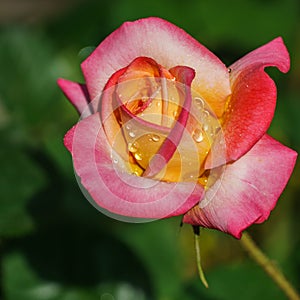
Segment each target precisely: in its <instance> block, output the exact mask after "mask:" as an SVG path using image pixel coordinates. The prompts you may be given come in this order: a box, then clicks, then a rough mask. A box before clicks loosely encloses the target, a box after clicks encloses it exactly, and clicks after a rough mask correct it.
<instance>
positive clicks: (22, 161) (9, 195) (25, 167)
mask: <svg viewBox="0 0 300 300" xmlns="http://www.w3.org/2000/svg"><path fill="white" fill-rule="evenodd" d="M0 161H1V172H0V190H1V198H0V236H2V237H8V236H16V235H21V234H24V233H27V232H29V231H30V230H31V229H32V228H33V223H32V220H31V218H30V215H29V214H28V212H27V208H26V205H27V202H28V200H30V197H31V196H33V195H34V194H35V193H36V192H37V191H38V190H39V189H41V187H42V186H43V184H44V183H45V181H44V179H45V178H44V174H43V172H42V170H41V169H40V168H39V167H38V166H37V165H36V164H35V163H34V162H33V161H32V160H30V159H29V158H28V157H27V156H26V155H25V154H24V153H22V152H20V151H18V150H17V149H6V148H4V147H2V148H1V149H0Z"/></svg>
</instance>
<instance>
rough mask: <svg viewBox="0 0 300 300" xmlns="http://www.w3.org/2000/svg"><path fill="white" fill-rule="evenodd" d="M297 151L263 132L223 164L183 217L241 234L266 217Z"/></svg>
mask: <svg viewBox="0 0 300 300" xmlns="http://www.w3.org/2000/svg"><path fill="white" fill-rule="evenodd" d="M296 157H297V153H296V152H295V151H293V150H291V149H289V148H287V147H285V146H283V145H282V144H280V143H279V142H277V141H275V140H274V139H272V138H271V137H269V136H267V135H265V136H263V137H262V139H261V140H260V141H259V142H258V143H257V144H256V145H255V146H254V147H253V148H252V149H251V150H250V151H249V152H248V153H247V154H246V155H244V156H243V157H241V158H240V159H239V160H237V161H236V162H234V163H232V164H229V165H227V166H226V169H225V171H224V174H223V176H222V177H221V178H220V179H219V180H217V181H216V182H215V184H214V185H213V186H212V187H211V188H210V189H208V191H207V192H206V195H205V197H204V198H203V200H202V201H201V202H200V204H199V205H197V206H195V207H194V208H193V209H192V210H190V211H189V212H188V213H187V214H186V215H185V216H184V219H183V221H184V222H185V223H190V224H193V225H202V226H204V227H209V228H216V229H219V230H221V231H224V232H228V233H230V234H232V235H233V236H234V237H236V238H240V237H241V232H242V231H243V230H244V229H245V228H247V227H248V226H250V225H251V224H253V223H261V222H263V221H265V220H266V219H267V218H268V216H269V214H270V211H271V210H272V209H273V208H274V207H275V205H276V202H277V199H278V198H279V196H280V194H281V193H282V191H283V189H284V187H285V186H286V184H287V181H288V179H289V177H290V176H291V173H292V171H293V168H294V165H295V161H296Z"/></svg>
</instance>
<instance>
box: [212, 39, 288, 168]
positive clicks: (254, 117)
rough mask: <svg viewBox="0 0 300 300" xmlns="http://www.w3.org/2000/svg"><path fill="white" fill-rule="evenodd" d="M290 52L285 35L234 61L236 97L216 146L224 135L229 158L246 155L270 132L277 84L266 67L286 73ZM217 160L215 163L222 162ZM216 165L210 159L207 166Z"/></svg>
mask: <svg viewBox="0 0 300 300" xmlns="http://www.w3.org/2000/svg"><path fill="white" fill-rule="evenodd" d="M289 65H290V61H289V55H288V52H287V50H286V48H285V46H284V44H283V41H282V39H281V38H277V39H275V40H273V41H271V42H270V43H268V44H266V45H264V46H262V47H260V48H258V49H256V50H254V51H252V52H251V53H249V54H248V55H246V56H244V57H243V58H242V59H240V60H238V61H237V62H236V63H234V64H233V65H232V66H231V67H230V69H231V75H230V81H231V87H232V96H231V99H230V101H229V105H228V108H227V110H226V112H225V115H224V123H223V133H220V136H219V137H218V138H217V140H216V143H215V148H213V151H217V149H216V148H217V147H218V145H219V143H220V140H219V139H221V138H223V137H221V134H224V137H225V141H226V147H227V157H226V160H227V161H234V160H237V159H238V158H240V157H241V156H242V155H244V154H245V153H246V152H247V151H248V150H249V149H250V148H251V147H253V146H254V145H255V144H256V143H257V141H258V140H259V139H260V138H261V137H262V136H263V135H264V134H265V133H266V131H267V129H268V128H269V126H270V123H271V121H272V118H273V115H274V110H275V105H276V86H275V84H274V82H273V80H272V79H271V78H270V77H269V76H268V75H267V74H266V73H265V71H264V68H265V67H268V66H275V67H277V68H278V69H279V70H280V71H282V72H287V71H288V70H289ZM222 163H223V162H222V161H217V160H215V164H214V166H217V165H218V164H222ZM211 167H213V165H212V164H211V162H210V161H208V162H207V168H211Z"/></svg>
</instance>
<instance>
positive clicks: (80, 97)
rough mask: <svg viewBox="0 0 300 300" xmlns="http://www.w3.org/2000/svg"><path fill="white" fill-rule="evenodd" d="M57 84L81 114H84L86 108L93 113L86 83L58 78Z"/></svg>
mask: <svg viewBox="0 0 300 300" xmlns="http://www.w3.org/2000/svg"><path fill="white" fill-rule="evenodd" d="M57 84H58V86H59V87H60V88H61V90H62V91H63V93H64V94H65V96H66V97H67V98H68V99H69V100H70V102H71V103H72V104H73V105H74V107H75V108H76V110H77V111H78V113H79V114H82V113H83V112H84V111H85V110H87V112H88V114H90V113H92V111H91V109H90V107H88V105H89V103H90V97H89V94H88V91H87V88H86V85H85V84H80V83H77V82H72V81H69V80H66V79H62V78H60V79H58V80H57Z"/></svg>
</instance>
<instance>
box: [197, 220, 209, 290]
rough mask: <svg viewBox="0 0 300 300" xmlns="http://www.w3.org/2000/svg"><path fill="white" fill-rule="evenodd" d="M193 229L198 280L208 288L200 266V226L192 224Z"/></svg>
mask: <svg viewBox="0 0 300 300" xmlns="http://www.w3.org/2000/svg"><path fill="white" fill-rule="evenodd" d="M193 230H194V243H195V251H196V259H197V268H198V274H199V277H200V280H201V281H202V283H203V285H204V286H205V287H206V288H208V283H207V280H206V278H205V275H204V272H203V269H202V266H201V255H200V228H199V226H193Z"/></svg>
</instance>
